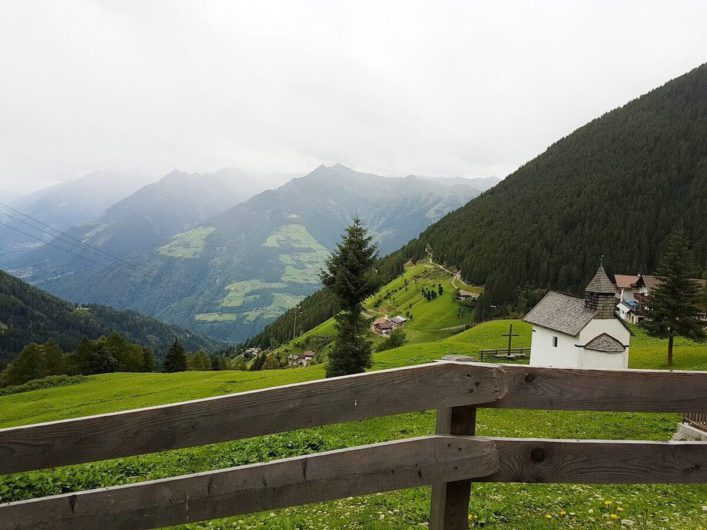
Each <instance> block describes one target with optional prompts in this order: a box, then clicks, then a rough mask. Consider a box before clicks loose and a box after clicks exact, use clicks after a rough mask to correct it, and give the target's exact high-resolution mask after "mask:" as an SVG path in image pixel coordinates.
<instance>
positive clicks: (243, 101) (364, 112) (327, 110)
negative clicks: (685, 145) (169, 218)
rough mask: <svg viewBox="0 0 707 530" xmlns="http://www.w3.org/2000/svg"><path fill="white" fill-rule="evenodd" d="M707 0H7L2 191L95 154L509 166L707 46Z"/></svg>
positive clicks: (146, 162) (403, 166)
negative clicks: (589, 0)
mask: <svg viewBox="0 0 707 530" xmlns="http://www.w3.org/2000/svg"><path fill="white" fill-rule="evenodd" d="M706 21H707V2H705V1H702V0H696V1H693V2H679V1H673V0H671V1H670V2H666V1H662V2H647V1H636V2H620V1H614V0H611V1H605V2H602V1H598V0H595V1H591V2H577V1H564V0H563V1H559V0H552V1H546V2H541V1H537V0H533V1H527V2H499V1H495V0H494V1H488V2H479V1H466V2H462V1H459V2H441V1H439V0H434V1H430V2H413V1H409V0H400V1H397V2H385V1H381V0H375V1H372V2H367V1H362V0H355V1H352V2H336V1H320V2H315V1H309V2H304V1H303V2H298V1H292V0H287V1H283V2H269V1H262V0H258V1H256V0H253V1H250V2H237V1H230V0H227V1H214V0H208V1H205V0H200V1H193V2H192V1H146V0H137V1H126V0H115V1H80V0H72V1H71V2H68V1H64V2H59V1H46V2H40V1H34V0H16V1H8V0H0V190H1V191H5V192H8V191H14V192H20V191H28V190H31V189H36V188H38V187H43V186H46V185H47V184H50V183H52V182H56V181H60V180H64V179H67V178H76V177H78V176H81V175H83V174H85V173H88V172H90V171H93V170H99V169H102V170H113V171H121V172H131V173H141V174H145V175H151V176H154V177H158V176H160V175H162V174H164V173H167V172H168V171H169V170H171V169H173V168H179V169H183V170H187V171H210V170H216V169H219V168H221V167H225V166H233V167H239V168H242V169H244V170H247V171H258V172H270V173H272V172H284V173H304V172H307V171H309V170H311V169H313V168H314V167H316V166H317V165H319V164H320V163H326V164H329V163H334V162H341V163H343V164H345V165H348V166H351V167H353V168H355V169H359V170H365V171H371V172H376V173H380V174H385V175H395V176H401V175H407V174H411V173H415V174H420V175H450V176H487V175H497V176H505V175H506V174H508V173H509V172H511V171H513V170H514V169H515V168H517V167H518V166H519V165H520V164H522V163H524V162H525V161H527V160H529V159H531V158H532V157H534V156H536V155H537V154H539V153H540V152H542V151H543V150H544V149H545V148H546V147H547V146H548V145H549V144H551V143H552V142H554V141H556V140H557V139H559V138H561V137H562V136H564V135H566V134H568V133H570V132H572V130H574V129H576V128H577V127H578V126H581V125H582V124H583V123H585V122H587V121H588V120H590V119H592V118H594V117H597V116H599V115H601V114H602V113H604V112H605V111H608V110H610V109H611V108H614V107H616V106H619V105H622V104H624V103H625V102H627V101H628V100H630V99H633V98H634V97H637V96H639V95H641V94H643V93H645V92H647V91H648V90H650V89H651V88H654V87H656V86H659V85H661V84H663V83H664V82H666V81H668V80H669V79H671V78H674V77H676V76H678V75H680V74H683V73H685V72H687V71H689V70H690V69H692V68H694V67H696V66H698V65H699V64H701V63H703V62H705V61H707V30H706V29H705V28H706V27H707V26H706V24H707V22H706Z"/></svg>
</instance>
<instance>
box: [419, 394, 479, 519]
mask: <svg viewBox="0 0 707 530" xmlns="http://www.w3.org/2000/svg"><path fill="white" fill-rule="evenodd" d="M475 431H476V407H472V406H461V407H452V408H445V409H439V410H438V411H437V434H453V435H473V434H475ZM470 496H471V480H457V481H454V482H441V483H438V484H433V485H432V503H431V506H430V530H466V529H467V528H469V498H470Z"/></svg>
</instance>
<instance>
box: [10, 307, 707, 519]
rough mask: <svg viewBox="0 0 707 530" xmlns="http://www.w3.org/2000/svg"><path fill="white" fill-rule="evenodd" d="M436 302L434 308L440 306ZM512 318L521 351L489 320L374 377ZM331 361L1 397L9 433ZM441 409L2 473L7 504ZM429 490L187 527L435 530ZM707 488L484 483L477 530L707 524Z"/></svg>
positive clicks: (685, 352) (480, 345) (653, 362)
mask: <svg viewBox="0 0 707 530" xmlns="http://www.w3.org/2000/svg"><path fill="white" fill-rule="evenodd" d="M431 303H432V302H431ZM511 322H513V324H514V331H517V332H518V333H519V334H520V337H518V338H517V339H516V341H517V345H518V346H522V345H527V344H529V343H530V326H528V325H527V324H524V323H522V322H520V321H508V320H499V321H493V322H487V323H484V324H481V325H479V326H476V327H474V328H471V329H469V330H466V331H463V332H461V333H458V334H456V335H453V336H450V337H446V338H443V339H441V340H438V341H433V342H427V343H417V344H407V345H405V346H403V347H401V348H397V349H394V350H388V351H385V352H381V353H377V354H375V355H374V366H373V369H374V370H376V369H385V368H391V367H396V366H404V365H410V364H419V363H424V362H429V361H433V360H435V359H439V358H440V357H442V356H443V355H446V354H450V353H456V354H465V353H466V354H472V355H473V354H474V353H476V352H477V351H478V350H479V349H484V348H497V347H502V346H503V345H504V341H505V339H504V338H503V337H501V333H502V332H504V331H506V330H507V329H508V324H509V323H511ZM631 344H632V345H631V366H632V367H636V368H650V367H655V368H660V367H661V366H662V365H663V363H664V362H665V361H664V357H665V342H664V341H657V340H655V339H652V338H650V337H647V336H645V335H644V334H642V333H640V332H638V333H637V334H636V335H635V336H634V337H633V338H632V343H631ZM676 360H677V366H676V368H677V369H703V370H704V369H707V354H706V353H705V347H704V346H699V345H696V344H693V343H689V342H687V341H679V342H678V344H677V346H676ZM323 375H324V370H323V367H322V366H321V365H319V366H311V367H308V368H294V369H283V370H272V371H263V372H232V371H225V372H183V373H176V374H104V375H97V376H91V377H88V378H87V380H85V382H80V383H78V384H74V385H68V386H63V387H56V388H49V389H43V390H36V391H32V392H25V393H21V394H12V395H7V396H2V397H0V428H3V427H10V426H16V425H25V424H29V423H36V422H41V421H49V420H56V419H63V418H71V417H77V416H84V415H89V414H98V413H103V412H113V411H118V410H124V409H130V408H136V407H142V406H150V405H156V404H161V403H171V402H178V401H183V400H187V399H195V398H200V397H207V396H214V395H221V394H226V393H231V392H241V391H246V390H254V389H258V388H266V387H270V386H275V385H282V384H288V383H295V382H300V381H309V380H313V379H317V378H321V377H323ZM434 420H435V413H434V411H426V412H421V413H412V414H404V415H399V416H392V417H387V418H378V419H372V420H367V421H360V422H352V423H347V424H341V425H332V426H326V427H319V428H315V429H306V430H301V431H295V432H292V433H283V434H278V435H272V436H265V437H259V438H253V439H249V440H243V441H237V442H229V443H222V444H215V445H210V446H204V447H197V448H192V449H185V450H178V451H170V452H165V453H159V454H154V455H144V456H139V457H130V458H123V459H118V460H112V461H106V462H99V463H94V464H90V465H81V466H67V467H65V468H58V469H54V470H48V471H45V472H32V473H22V474H16V475H7V476H3V477H0V499H1V500H4V501H9V500H13V499H21V498H30V497H35V496H41V495H49V494H56V493H63V492H68V491H75V490H79V489H86V488H94V487H99V486H107V485H115V484H122V483H130V482H136V481H141V480H150V479H156V478H162V477H168V476H174V475H180V474H186V473H193V472H197V471H204V470H209V469H217V468H221V467H227V466H234V465H242V464H247V463H252V462H263V461H268V460H272V459H276V458H282V457H287V456H294V455H299V454H308V453H313V452H320V451H326V450H331V449H337V448H342V447H347V446H353V445H360V444H366V443H373V442H379V441H385V440H394V439H401V438H408V437H412V436H419V435H426V434H431V433H433V432H434ZM677 421H678V415H676V414H627V413H615V414H612V413H594V412H557V411H552V412H551V411H523V410H486V409H482V410H481V411H480V412H479V415H478V433H479V434H480V435H498V436H513V437H550V438H552V437H555V438H577V439H581V438H603V439H646V440H668V439H669V438H670V437H671V435H672V433H673V432H674V430H675V426H676V423H677ZM429 496H430V493H429V489H428V488H418V489H412V490H404V491H400V492H392V493H386V494H378V495H371V496H367V497H360V498H350V499H343V500H340V501H332V502H327V503H321V504H317V505H312V506H302V507H294V508H288V509H284V510H277V511H273V512H268V513H260V514H254V515H248V516H239V517H234V518H230V519H226V520H219V521H211V522H204V523H194V524H191V525H186V526H183V527H182V528H233V529H245V528H273V529H283V530H284V529H305V528H317V529H324V528H342V529H343V528H347V529H348V528H366V529H368V528H371V529H398V528H421V527H424V526H426V522H427V517H428V510H429ZM704 505H707V486H663V485H629V486H586V485H540V484H538V485H523V484H475V485H474V487H473V495H472V501H471V518H470V525H471V526H472V527H474V528H482V527H483V528H519V529H522V528H563V527H564V528H607V527H609V528H611V527H614V528H620V527H624V528H670V529H673V528H683V529H691V530H692V529H699V528H707V520H706V518H707V515H705V513H704V512H703V510H702V506H704Z"/></svg>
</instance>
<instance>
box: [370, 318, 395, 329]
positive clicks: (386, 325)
mask: <svg viewBox="0 0 707 530" xmlns="http://www.w3.org/2000/svg"><path fill="white" fill-rule="evenodd" d="M373 325H374V326H375V327H377V328H380V329H391V328H392V327H393V322H392V321H391V320H390V319H389V318H388V317H380V318H377V319H375V320H374V321H373Z"/></svg>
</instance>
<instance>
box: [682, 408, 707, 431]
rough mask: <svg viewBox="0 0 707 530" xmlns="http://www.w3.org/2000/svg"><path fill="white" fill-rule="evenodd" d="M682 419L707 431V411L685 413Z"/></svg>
mask: <svg viewBox="0 0 707 530" xmlns="http://www.w3.org/2000/svg"><path fill="white" fill-rule="evenodd" d="M682 420H683V421H684V422H685V423H689V424H690V425H693V426H695V427H697V428H698V429H701V430H703V431H707V412H692V413H687V414H685V415H683V417H682Z"/></svg>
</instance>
